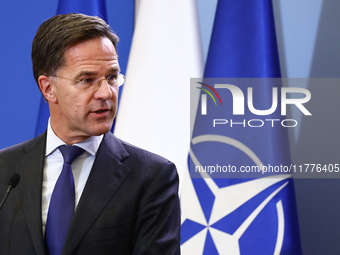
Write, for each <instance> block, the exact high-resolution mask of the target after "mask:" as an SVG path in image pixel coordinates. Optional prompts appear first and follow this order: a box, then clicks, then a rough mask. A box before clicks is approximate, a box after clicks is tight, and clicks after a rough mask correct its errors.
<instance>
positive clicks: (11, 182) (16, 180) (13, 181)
mask: <svg viewBox="0 0 340 255" xmlns="http://www.w3.org/2000/svg"><path fill="white" fill-rule="evenodd" d="M19 181H20V175H19V174H16V173H15V174H12V176H11V177H10V178H9V180H8V188H7V192H6V195H5V197H4V199H3V200H2V202H1V204H0V210H1V207H2V205H3V204H4V203H5V200H6V198H7V197H8V195H9V193H10V192H11V190H12V189H14V188H15V187H16V186H17V185H18V183H19Z"/></svg>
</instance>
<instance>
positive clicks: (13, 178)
mask: <svg viewBox="0 0 340 255" xmlns="http://www.w3.org/2000/svg"><path fill="white" fill-rule="evenodd" d="M19 181H20V175H19V174H17V173H15V174H12V176H11V177H10V178H9V180H8V186H10V185H11V186H12V188H13V189H14V188H15V187H16V186H17V185H18V183H19Z"/></svg>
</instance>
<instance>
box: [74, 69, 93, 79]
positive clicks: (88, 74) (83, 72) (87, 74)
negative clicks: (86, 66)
mask: <svg viewBox="0 0 340 255" xmlns="http://www.w3.org/2000/svg"><path fill="white" fill-rule="evenodd" d="M96 75H97V72H91V71H81V72H80V73H78V74H77V75H76V77H75V79H76V80H78V79H79V78H80V77H82V76H96Z"/></svg>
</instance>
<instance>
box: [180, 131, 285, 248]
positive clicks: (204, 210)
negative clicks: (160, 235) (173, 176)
mask: <svg viewBox="0 0 340 255" xmlns="http://www.w3.org/2000/svg"><path fill="white" fill-rule="evenodd" d="M207 141H209V142H211V141H214V142H223V143H228V144H231V145H233V146H235V147H237V148H239V149H241V150H242V151H243V152H244V153H245V154H246V155H248V156H249V157H251V158H252V159H253V160H254V162H255V163H256V164H258V165H260V164H262V163H261V161H260V160H259V159H258V158H257V157H256V155H255V154H251V153H252V152H251V151H247V150H249V148H248V147H246V146H245V145H244V144H240V143H239V142H237V141H233V139H231V138H228V137H225V136H219V135H202V136H199V137H195V138H194V139H193V140H192V142H193V144H195V143H200V142H207ZM247 148H248V149H247ZM190 158H191V160H192V161H193V163H194V164H195V165H196V166H201V164H200V162H199V160H198V159H197V158H196V157H195V155H194V153H193V152H192V150H191V151H190ZM201 175H202V177H203V178H192V179H191V178H190V175H189V171H186V173H185V174H184V177H183V180H184V183H183V185H182V191H181V210H182V219H181V223H182V227H181V238H182V240H181V252H182V254H183V255H192V254H195V255H196V254H209V255H212V254H232V255H237V254H241V253H242V254H280V252H281V248H282V244H283V237H284V221H285V215H284V210H283V206H282V201H281V200H278V201H277V202H275V204H274V205H273V207H271V211H266V210H268V209H266V208H267V207H268V206H267V205H268V204H269V203H270V202H272V203H273V197H274V196H275V195H277V194H278V193H279V192H280V191H281V190H282V189H283V188H284V187H285V186H286V185H287V184H288V182H289V180H287V179H288V178H289V177H290V175H279V176H276V178H269V177H265V178H260V179H252V180H247V181H244V182H241V183H237V184H234V185H229V186H226V187H219V186H218V185H217V184H216V183H215V181H214V180H213V179H212V178H211V177H210V176H209V174H208V173H201ZM266 206H267V207H266ZM273 208H274V209H273ZM241 209H242V211H241ZM274 211H275V212H274ZM261 212H262V213H261ZM263 212H264V213H263ZM273 214H274V215H275V219H276V220H275V224H274V225H275V227H274V228H272V227H271V226H272V225H273V222H268V225H266V224H264V225H262V223H261V226H258V225H256V219H257V218H260V217H266V215H273ZM262 215H264V216H262ZM262 222H263V221H262ZM264 222H266V220H265V221H264ZM261 232H265V236H266V240H265V241H266V245H264V246H266V247H267V246H268V247H269V248H270V249H271V252H263V251H264V249H265V248H264V249H263V247H261V248H260V250H261V252H260V253H258V252H254V251H255V250H257V251H258V250H259V247H256V245H257V246H258V243H256V237H257V236H259V235H261V234H262V233H261ZM249 240H250V242H249ZM254 240H255V241H254ZM252 241H253V242H252ZM273 251H274V253H273Z"/></svg>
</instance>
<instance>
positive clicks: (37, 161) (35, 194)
mask: <svg viewBox="0 0 340 255" xmlns="http://www.w3.org/2000/svg"><path fill="white" fill-rule="evenodd" d="M45 143H46V132H45V133H44V134H42V135H40V136H38V137H37V138H35V139H33V140H32V141H31V142H30V143H28V144H26V145H24V147H23V151H24V155H23V157H20V158H19V159H18V160H17V161H16V162H15V168H16V171H17V173H19V174H20V176H21V180H20V184H19V185H18V189H19V191H20V195H21V197H22V200H23V205H24V206H23V210H24V215H25V219H26V223H27V226H28V229H29V231H30V234H31V237H32V241H33V244H34V247H35V250H36V252H37V254H45V246H44V242H43V235H42V220H41V187H42V172H43V164H44V153H45Z"/></svg>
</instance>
